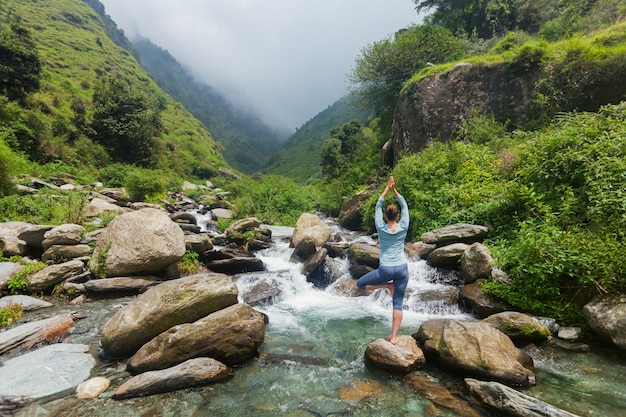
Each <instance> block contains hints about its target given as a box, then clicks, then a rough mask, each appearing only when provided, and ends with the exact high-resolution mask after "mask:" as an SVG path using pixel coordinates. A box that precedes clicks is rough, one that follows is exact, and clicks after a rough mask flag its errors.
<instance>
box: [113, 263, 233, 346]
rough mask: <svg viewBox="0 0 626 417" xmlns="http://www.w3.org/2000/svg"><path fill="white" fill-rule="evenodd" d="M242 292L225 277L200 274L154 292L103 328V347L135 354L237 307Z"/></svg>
mask: <svg viewBox="0 0 626 417" xmlns="http://www.w3.org/2000/svg"><path fill="white" fill-rule="evenodd" d="M237 295H238V290H237V286H236V285H235V284H234V283H233V281H232V280H231V279H230V278H229V277H228V276H226V275H221V274H212V273H208V274H198V275H190V276H188V277H184V278H180V279H177V280H172V281H166V282H163V283H162V284H159V285H157V286H155V287H152V288H150V289H149V290H148V291H146V292H145V293H143V294H141V295H139V296H138V297H137V299H136V300H134V301H133V302H132V303H130V304H128V305H127V306H125V307H123V308H122V309H120V310H119V311H117V312H116V313H115V314H114V315H113V317H111V319H109V321H108V322H107V323H106V324H105V325H104V326H103V328H102V339H101V343H102V347H103V349H104V350H105V351H107V352H108V353H109V354H110V355H112V356H114V357H116V356H127V355H132V354H133V353H135V352H136V351H137V350H138V349H139V348H140V347H141V346H142V345H144V344H145V343H147V342H148V341H150V340H151V339H152V338H154V337H155V336H157V335H159V334H160V333H162V332H164V331H166V330H168V329H169V328H171V327H172V326H175V325H177V324H181V323H191V322H194V321H196V320H198V319H199V318H201V317H204V316H206V315H207V314H210V313H212V312H214V311H218V310H220V309H222V308H225V307H228V306H230V305H233V304H235V303H237Z"/></svg>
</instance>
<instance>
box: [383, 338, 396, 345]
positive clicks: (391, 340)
mask: <svg viewBox="0 0 626 417" xmlns="http://www.w3.org/2000/svg"><path fill="white" fill-rule="evenodd" d="M385 340H386V341H388V342H389V343H391V344H392V345H395V344H396V343H398V338H397V337H396V338H395V339H392V338H391V337H385Z"/></svg>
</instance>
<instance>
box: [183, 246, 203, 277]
mask: <svg viewBox="0 0 626 417" xmlns="http://www.w3.org/2000/svg"><path fill="white" fill-rule="evenodd" d="M198 256H199V255H198V253H197V252H194V251H190V250H188V251H185V254H184V255H183V258H182V259H181V260H180V261H179V262H178V270H179V271H180V272H181V274H182V275H183V276H186V275H192V274H194V273H196V272H197V271H198V268H199V267H200V261H199V260H198Z"/></svg>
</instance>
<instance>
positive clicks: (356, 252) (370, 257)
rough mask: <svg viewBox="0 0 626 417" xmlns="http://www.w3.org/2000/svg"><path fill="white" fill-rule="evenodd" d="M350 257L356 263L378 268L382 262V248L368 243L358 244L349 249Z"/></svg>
mask: <svg viewBox="0 0 626 417" xmlns="http://www.w3.org/2000/svg"><path fill="white" fill-rule="evenodd" d="M348 257H349V258H350V260H351V261H352V262H354V263H357V264H359V265H365V266H369V267H370V268H378V265H379V261H380V248H378V247H376V246H372V245H368V244H367V243H362V242H357V243H353V244H351V245H350V247H349V248H348Z"/></svg>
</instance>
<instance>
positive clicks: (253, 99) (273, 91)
mask: <svg viewBox="0 0 626 417" xmlns="http://www.w3.org/2000/svg"><path fill="white" fill-rule="evenodd" d="M100 1H101V2H102V3H103V4H104V5H105V8H106V13H107V14H108V15H110V16H111V17H112V18H113V20H114V21H115V22H116V23H117V25H118V27H120V28H122V29H123V30H124V32H125V33H126V35H127V37H129V38H132V37H133V36H134V35H135V34H139V35H141V36H144V37H146V38H149V39H150V40H151V41H152V42H153V43H155V44H156V45H158V46H160V47H161V48H163V49H166V50H168V51H169V53H170V54H172V55H173V56H174V58H176V59H177V60H178V61H179V62H180V63H181V64H182V65H183V66H185V67H187V68H189V69H190V70H191V72H192V74H194V75H195V76H196V78H197V79H198V80H199V81H204V82H206V83H207V84H208V85H210V86H212V87H214V88H215V89H217V90H218V91H220V92H222V93H223V94H224V95H225V96H226V97H228V98H229V99H231V100H232V101H235V102H236V103H238V104H243V105H245V106H247V107H249V108H250V109H252V110H253V111H254V112H255V113H256V114H258V115H259V116H261V117H262V118H263V119H264V120H265V121H266V122H267V123H269V124H272V125H275V126H280V127H286V128H288V129H290V130H294V129H295V128H297V127H300V126H301V125H302V124H304V123H305V122H306V121H308V120H309V119H311V118H313V117H314V116H315V115H317V114H318V113H319V112H320V111H322V110H324V109H325V108H326V107H328V106H329V105H331V104H332V103H334V102H335V101H336V100H337V99H339V98H340V97H342V96H343V95H344V94H345V93H346V91H347V87H348V81H347V74H348V73H349V72H350V71H351V69H352V67H353V66H354V62H355V59H356V58H357V56H358V55H359V54H360V52H361V50H362V49H363V48H364V47H366V46H367V45H368V44H371V43H373V42H376V41H379V40H381V39H384V38H388V37H390V36H392V35H393V33H394V32H396V31H397V30H398V29H402V28H404V27H406V26H408V25H409V24H411V23H419V22H420V21H421V18H420V17H418V15H417V14H416V12H415V9H414V7H415V3H414V2H413V1H412V0H100Z"/></svg>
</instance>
